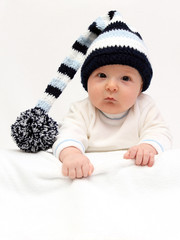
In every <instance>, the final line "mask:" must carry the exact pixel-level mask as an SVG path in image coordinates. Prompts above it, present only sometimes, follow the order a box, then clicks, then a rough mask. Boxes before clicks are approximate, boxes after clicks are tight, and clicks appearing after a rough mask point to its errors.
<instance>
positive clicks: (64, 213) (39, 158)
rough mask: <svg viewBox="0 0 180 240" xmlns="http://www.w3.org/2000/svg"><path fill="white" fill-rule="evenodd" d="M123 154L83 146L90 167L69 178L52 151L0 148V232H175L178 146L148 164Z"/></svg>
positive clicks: (171, 238)
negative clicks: (88, 172)
mask: <svg viewBox="0 0 180 240" xmlns="http://www.w3.org/2000/svg"><path fill="white" fill-rule="evenodd" d="M123 154H124V152H118V151H116V152H102V153H90V154H87V155H88V157H89V158H90V160H91V161H92V163H93V164H94V167H95V171H94V173H93V175H92V176H91V177H89V178H87V179H76V180H73V181H72V180H70V179H68V178H65V177H63V176H62V174H61V162H60V161H58V159H56V158H55V157H54V156H53V155H52V154H51V153H50V152H40V153H37V154H30V153H24V152H21V151H18V150H0V239H2V240H41V239H42V240H161V239H163V240H179V239H180V228H179V224H180V149H179V150H178V149H177V150H171V151H168V152H165V153H163V154H161V155H160V156H158V157H157V158H156V163H155V165H154V166H153V167H152V168H149V167H138V166H136V165H135V164H134V161H133V160H125V159H123V157H122V156H123Z"/></svg>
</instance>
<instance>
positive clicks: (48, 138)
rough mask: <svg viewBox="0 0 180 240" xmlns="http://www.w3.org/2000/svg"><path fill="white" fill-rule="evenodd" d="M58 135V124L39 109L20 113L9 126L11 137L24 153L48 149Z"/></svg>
mask: <svg viewBox="0 0 180 240" xmlns="http://www.w3.org/2000/svg"><path fill="white" fill-rule="evenodd" d="M57 134H58V124H57V123H56V122H55V121H54V120H53V119H52V118H51V117H49V116H48V114H47V113H46V112H45V111H44V110H43V109H41V108H38V107H35V108H32V109H29V110H26V111H25V112H22V113H21V115H20V117H18V118H17V120H16V122H15V123H14V124H13V125H12V126H11V135H12V137H13V138H14V140H15V142H16V144H17V145H18V147H19V148H20V149H22V150H24V151H25V152H34V153H35V152H38V151H41V150H43V151H44V150H47V149H49V148H50V147H51V146H52V144H53V143H54V142H55V139H56V136H57Z"/></svg>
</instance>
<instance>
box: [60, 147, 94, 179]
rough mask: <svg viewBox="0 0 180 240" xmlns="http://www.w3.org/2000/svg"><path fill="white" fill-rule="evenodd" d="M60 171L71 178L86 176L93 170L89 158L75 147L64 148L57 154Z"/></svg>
mask: <svg viewBox="0 0 180 240" xmlns="http://www.w3.org/2000/svg"><path fill="white" fill-rule="evenodd" d="M59 159H60V161H61V162H62V164H63V165H62V173H63V175H64V176H68V177H69V178H71V179H75V178H82V177H88V176H90V175H91V174H92V172H93V171H94V167H93V165H92V164H91V162H90V161H89V159H88V158H87V157H86V156H85V155H84V154H83V153H82V152H81V151H80V150H79V149H78V148H76V147H67V148H64V149H63V150H62V151H61V153H60V156H59Z"/></svg>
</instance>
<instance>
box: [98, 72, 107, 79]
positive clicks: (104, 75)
mask: <svg viewBox="0 0 180 240" xmlns="http://www.w3.org/2000/svg"><path fill="white" fill-rule="evenodd" d="M98 77H100V78H106V74H105V73H98Z"/></svg>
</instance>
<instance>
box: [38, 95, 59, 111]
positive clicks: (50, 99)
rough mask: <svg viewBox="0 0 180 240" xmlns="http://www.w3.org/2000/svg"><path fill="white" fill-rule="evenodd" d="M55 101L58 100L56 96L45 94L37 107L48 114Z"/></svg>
mask: <svg viewBox="0 0 180 240" xmlns="http://www.w3.org/2000/svg"><path fill="white" fill-rule="evenodd" d="M55 100H56V98H55V97H54V96H52V95H49V94H48V93H46V92H44V94H43V95H42V97H41V99H40V100H39V101H38V103H37V105H36V107H40V108H41V109H44V110H45V111H46V112H48V111H49V109H50V108H51V106H52V105H53V103H54V101H55Z"/></svg>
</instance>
